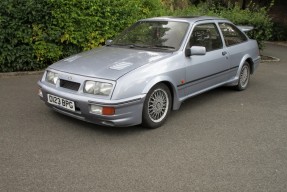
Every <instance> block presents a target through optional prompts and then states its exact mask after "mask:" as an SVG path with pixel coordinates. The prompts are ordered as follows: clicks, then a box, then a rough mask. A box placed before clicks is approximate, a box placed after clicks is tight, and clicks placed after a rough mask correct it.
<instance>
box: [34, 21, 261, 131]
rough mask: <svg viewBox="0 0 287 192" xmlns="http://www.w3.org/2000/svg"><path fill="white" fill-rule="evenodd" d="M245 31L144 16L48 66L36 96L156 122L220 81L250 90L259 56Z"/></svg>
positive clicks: (58, 105) (82, 111)
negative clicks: (110, 37) (96, 44)
mask: <svg viewBox="0 0 287 192" xmlns="http://www.w3.org/2000/svg"><path fill="white" fill-rule="evenodd" d="M245 30H250V28H248V27H237V26H235V25H234V24H232V23H231V22H230V21H228V20H226V19H221V18H215V17H157V18H150V19H143V20H140V21H138V22H136V23H135V24H133V25H132V26H131V27H129V28H128V29H127V30H125V31H124V32H123V33H121V34H120V35H118V36H117V37H116V38H115V39H114V40H108V41H107V42H106V45H105V46H102V47H99V48H95V49H92V50H90V51H87V52H83V53H80V54H77V55H74V56H71V57H69V58H66V59H63V60H61V61H58V62H56V63H54V64H53V65H51V66H49V67H48V68H47V69H46V71H45V73H44V75H43V77H42V79H41V80H40V81H39V82H38V85H39V86H40V89H39V96H40V98H41V99H42V100H43V101H44V102H45V103H46V104H47V105H48V106H49V107H51V108H53V109H54V110H55V111H57V112H60V113H62V114H65V115H68V116H71V117H74V118H77V119H81V120H84V121H88V122H92V123H95V124H100V125H105V126H132V125H137V124H142V125H143V126H144V127H148V128H157V127H159V126H161V125H162V124H163V123H164V122H165V121H166V119H167V117H168V115H169V113H170V111H171V110H178V109H179V108H180V105H181V103H182V102H183V101H184V100H186V99H188V98H189V97H192V96H195V95H198V94H200V93H203V92H205V91H208V90H210V89H213V88H216V87H219V86H222V85H229V86H234V87H236V88H237V89H238V90H244V89H246V88H247V86H248V83H249V77H250V74H253V73H254V71H255V69H256V67H257V66H258V64H259V62H260V55H259V50H258V45H257V42H256V41H255V40H251V39H249V38H248V37H247V35H246V34H245V33H244V31H245Z"/></svg>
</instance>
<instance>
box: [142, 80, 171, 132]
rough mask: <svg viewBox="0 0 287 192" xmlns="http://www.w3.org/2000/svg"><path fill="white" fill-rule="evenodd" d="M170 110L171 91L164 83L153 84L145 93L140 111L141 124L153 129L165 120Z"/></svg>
mask: <svg viewBox="0 0 287 192" xmlns="http://www.w3.org/2000/svg"><path fill="white" fill-rule="evenodd" d="M170 111H171V93H170V90H169V88H168V87H167V86H166V85H164V84H157V85H155V86H154V87H153V88H152V89H151V90H150V91H149V92H148V94H147V96H146V99H145V102H144V106H143V113H142V125H143V126H144V127H146V128H150V129H155V128H158V127H160V126H161V125H163V124H164V122H165V121H166V119H167V117H168V115H169V113H170Z"/></svg>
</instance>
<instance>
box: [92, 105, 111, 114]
mask: <svg viewBox="0 0 287 192" xmlns="http://www.w3.org/2000/svg"><path fill="white" fill-rule="evenodd" d="M90 111H91V113H94V114H97V115H114V114H115V108H114V107H101V106H97V105H91V108H90Z"/></svg>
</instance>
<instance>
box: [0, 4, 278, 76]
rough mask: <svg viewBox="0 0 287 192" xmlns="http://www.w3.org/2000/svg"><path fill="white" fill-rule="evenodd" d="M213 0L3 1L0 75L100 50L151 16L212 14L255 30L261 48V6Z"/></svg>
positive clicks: (267, 28) (264, 26)
mask: <svg viewBox="0 0 287 192" xmlns="http://www.w3.org/2000/svg"><path fill="white" fill-rule="evenodd" d="M212 2H213V1H207V3H203V4H199V5H198V6H194V5H190V6H188V1H187V0H129V1H126V0H25V1H23V0H5V1H4V0H3V1H0V7H1V9H0V34H1V36H0V50H1V51H0V72H10V71H28V70H39V69H43V68H45V67H47V66H48V65H50V64H51V63H53V62H55V61H57V60H59V59H62V58H64V57H67V56H69V55H72V54H75V53H78V52H81V51H84V50H89V49H92V48H94V47H98V46H101V45H102V44H103V43H104V41H105V40H107V39H111V38H113V37H114V36H115V35H116V34H117V33H119V32H120V31H122V30H123V29H125V28H126V27H127V26H129V25H130V24H131V23H133V22H135V21H136V20H138V19H141V18H147V17H153V16H161V15H216V16H220V17H225V18H228V19H230V20H231V21H233V22H234V23H236V24H244V25H253V26H255V27H256V28H255V30H254V31H253V32H252V33H251V34H250V36H251V37H252V38H255V39H257V40H258V41H259V43H260V45H261V42H262V40H267V39H268V38H269V37H270V35H271V28H272V23H271V21H270V18H269V17H268V16H267V9H266V8H256V7H254V6H253V7H252V6H250V7H249V8H248V9H246V10H241V9H240V8H239V6H236V5H235V6H230V7H229V8H228V9H223V8H222V7H220V6H219V5H213V4H212ZM163 3H165V4H166V5H167V6H168V8H166V7H165V6H164V5H163ZM185 6H188V7H187V8H186V9H183V8H184V7H185Z"/></svg>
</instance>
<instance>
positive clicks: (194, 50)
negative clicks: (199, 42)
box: [185, 46, 206, 57]
mask: <svg viewBox="0 0 287 192" xmlns="http://www.w3.org/2000/svg"><path fill="white" fill-rule="evenodd" d="M205 54H206V48H205V47H203V46H192V47H191V48H189V49H186V50H185V55H186V56H187V57H190V56H192V55H205Z"/></svg>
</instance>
